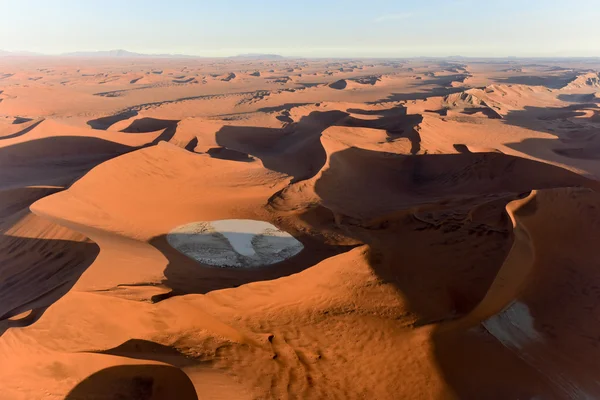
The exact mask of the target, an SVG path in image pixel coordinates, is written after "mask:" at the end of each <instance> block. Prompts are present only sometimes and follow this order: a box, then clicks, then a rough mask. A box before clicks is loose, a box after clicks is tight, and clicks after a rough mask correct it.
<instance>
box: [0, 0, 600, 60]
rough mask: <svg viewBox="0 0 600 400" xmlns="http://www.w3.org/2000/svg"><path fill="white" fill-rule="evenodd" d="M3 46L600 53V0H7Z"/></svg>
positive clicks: (199, 51)
mask: <svg viewBox="0 0 600 400" xmlns="http://www.w3.org/2000/svg"><path fill="white" fill-rule="evenodd" d="M0 14H1V15H2V22H1V23H0V49H3V50H10V51H15V50H27V51H36V52H43V53H61V52H69V51H77V50H111V49H126V50H129V51H136V52H143V53H185V54H193V55H204V56H227V55H235V54H239V53H277V54H282V55H286V56H319V57H327V56H332V57H341V56H366V57H369V56H373V57H405V56H421V55H431V56H447V55H464V56H508V55H515V56H600V0H418V1H417V0H295V1H294V0H277V1H275V0H210V1H203V0H163V1H160V0H100V1H99V0H53V1H51V0H0Z"/></svg>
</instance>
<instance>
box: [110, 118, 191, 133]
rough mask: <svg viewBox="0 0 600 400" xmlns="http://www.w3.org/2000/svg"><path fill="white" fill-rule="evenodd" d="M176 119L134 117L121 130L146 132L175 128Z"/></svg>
mask: <svg viewBox="0 0 600 400" xmlns="http://www.w3.org/2000/svg"><path fill="white" fill-rule="evenodd" d="M178 122H179V121H178V120H165V119H157V118H140V119H136V120H135V121H133V122H132V123H131V125H129V126H128V127H127V128H125V129H123V130H122V131H121V132H126V133H147V132H156V131H160V130H163V129H169V128H175V127H176V126H177V123H178Z"/></svg>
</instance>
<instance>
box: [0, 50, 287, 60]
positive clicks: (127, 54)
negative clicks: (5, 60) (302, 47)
mask: <svg viewBox="0 0 600 400" xmlns="http://www.w3.org/2000/svg"><path fill="white" fill-rule="evenodd" d="M10 56H47V55H45V54H41V53H33V52H29V51H5V50H0V57H10ZM58 56H60V57H89V58H218V57H202V56H191V55H186V54H143V53H135V52H132V51H127V50H122V49H118V50H107V51H75V52H71V53H63V54H59V55H58ZM226 58H243V59H253V60H281V59H283V58H285V57H283V56H280V55H278V54H254V53H252V54H240V55H237V56H232V57H226Z"/></svg>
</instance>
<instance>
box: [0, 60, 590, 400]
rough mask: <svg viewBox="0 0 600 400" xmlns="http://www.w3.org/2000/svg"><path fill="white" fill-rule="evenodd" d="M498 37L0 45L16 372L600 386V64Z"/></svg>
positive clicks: (430, 387)
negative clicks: (43, 50) (188, 45)
mask: <svg viewBox="0 0 600 400" xmlns="http://www.w3.org/2000/svg"><path fill="white" fill-rule="evenodd" d="M471 61H472V62H471ZM509 61H510V62H509ZM509 61H507V60H484V59H481V60H479V59H478V60H470V61H469V63H468V64H466V62H467V61H465V60H454V59H444V60H434V59H415V60H410V59H407V60H402V62H400V61H398V60H380V59H374V60H329V59H317V60H310V59H302V60H293V59H268V60H262V59H260V58H257V59H255V58H249V59H246V58H240V59H236V58H234V59H227V60H223V59H167V58H165V59H153V58H140V59H139V60H137V59H136V60H135V62H133V61H131V60H128V61H125V60H123V61H122V60H119V59H110V58H109V59H104V58H102V59H97V60H89V61H86V65H85V66H81V65H79V64H80V63H81V62H80V61H76V60H73V59H60V58H48V59H45V65H44V66H43V67H42V68H40V65H38V63H37V61H36V60H35V59H29V58H14V59H12V58H11V60H8V59H4V58H0V79H1V82H2V88H1V89H0V358H1V359H2V362H1V363H0V393H2V395H1V396H0V397H2V399H7V400H30V399H42V398H44V399H49V400H63V399H68V400H75V399H77V400H81V399H102V400H105V399H106V400H108V399H113V400H114V399H117V398H118V399H160V400H163V399H164V400H167V399H168V400H171V399H182V400H196V399H298V398H302V399H364V398H369V399H517V398H518V399H579V398H597V397H600V387H599V386H598V383H597V381H598V380H597V379H596V376H597V375H598V373H599V372H600V366H599V365H598V361H597V360H598V358H599V356H600V355H599V354H597V353H598V350H597V348H598V337H597V336H598V335H597V328H598V325H599V324H598V323H597V322H596V321H597V319H598V318H597V312H596V303H597V301H595V300H596V298H597V294H598V293H597V292H598V287H600V283H598V282H597V280H598V277H597V273H596V270H598V263H599V261H600V260H599V257H598V252H597V251H596V249H595V243H596V241H597V240H596V239H598V237H599V235H600V225H599V224H598V220H599V216H600V214H599V211H598V210H599V208H598V206H599V205H600V197H598V196H599V195H598V193H597V192H598V190H599V189H600V186H599V185H600V184H599V183H598V179H599V178H600V165H599V164H598V158H599V154H600V143H598V140H599V139H598V132H597V131H598V126H599V125H598V123H599V120H598V115H599V113H600V107H599V106H598V101H597V93H596V92H597V85H596V83H597V82H596V83H595V81H594V79H593V75H594V74H596V72H590V71H591V70H590V68H597V66H594V64H593V62H592V61H589V62H588V63H587V64H585V65H582V64H579V63H577V62H575V61H573V62H572V63H569V62H567V61H564V63H563V64H560V65H558V64H557V63H556V62H550V61H548V62H546V61H540V63H539V64H533V63H531V62H529V61H521V60H509ZM561 62H562V61H561ZM596 75H597V74H596ZM174 238H175V239H176V240H175V239H174ZM290 243H292V244H293V246H292V248H291V250H290V246H289V244H290ZM249 259H251V260H253V262H252V263H250V262H246V261H247V260H249ZM256 260H271V262H268V263H267V262H265V263H264V264H265V265H261V264H262V262H260V263H259V262H258V261H256ZM273 260H275V261H277V262H274V261H273Z"/></svg>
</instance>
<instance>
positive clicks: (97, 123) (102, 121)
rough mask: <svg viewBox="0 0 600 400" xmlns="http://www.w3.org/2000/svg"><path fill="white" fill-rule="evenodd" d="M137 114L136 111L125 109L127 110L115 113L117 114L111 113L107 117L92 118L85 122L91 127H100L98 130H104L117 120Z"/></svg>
mask: <svg viewBox="0 0 600 400" xmlns="http://www.w3.org/2000/svg"><path fill="white" fill-rule="evenodd" d="M137 114H138V113H137V111H127V112H124V113H121V114H117V115H111V116H108V117H102V118H97V119H93V120H90V121H88V122H87V124H88V125H89V126H90V127H91V128H92V129H100V130H104V131H105V130H107V129H108V128H110V126H111V125H114V124H116V123H117V122H119V121H124V120H126V119H129V118H132V117H135V116H136V115H137Z"/></svg>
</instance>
